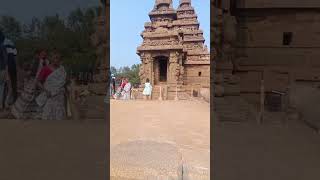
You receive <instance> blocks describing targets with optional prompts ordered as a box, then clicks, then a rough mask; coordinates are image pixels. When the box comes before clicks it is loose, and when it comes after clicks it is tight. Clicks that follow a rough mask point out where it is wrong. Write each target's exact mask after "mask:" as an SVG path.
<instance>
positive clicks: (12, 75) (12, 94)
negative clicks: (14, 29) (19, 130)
mask: <svg viewBox="0 0 320 180" xmlns="http://www.w3.org/2000/svg"><path fill="white" fill-rule="evenodd" d="M3 46H4V47H5V49H6V52H7V56H8V59H7V60H8V61H7V63H8V64H7V66H8V75H9V76H8V77H9V81H8V94H7V98H6V105H8V106H10V105H12V104H13V103H14V102H15V101H16V99H17V95H18V90H17V62H16V57H17V49H16V47H15V45H14V43H13V42H12V41H11V40H10V39H8V38H5V39H4V41H3Z"/></svg>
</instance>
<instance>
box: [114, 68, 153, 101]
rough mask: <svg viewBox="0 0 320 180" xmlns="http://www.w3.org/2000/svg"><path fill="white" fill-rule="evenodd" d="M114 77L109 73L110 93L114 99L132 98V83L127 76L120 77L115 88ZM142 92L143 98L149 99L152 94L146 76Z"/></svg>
mask: <svg viewBox="0 0 320 180" xmlns="http://www.w3.org/2000/svg"><path fill="white" fill-rule="evenodd" d="M116 84H117V83H116V78H115V76H114V75H113V74H111V81H110V94H111V96H112V97H113V98H114V99H122V100H130V99H132V96H131V95H132V91H133V88H132V85H131V83H130V82H129V78H123V77H121V78H120V83H119V86H118V88H116ZM142 94H143V95H144V97H145V99H147V100H149V99H151V95H152V85H151V83H150V80H149V79H148V78H147V79H146V83H145V84H144V89H143V92H142Z"/></svg>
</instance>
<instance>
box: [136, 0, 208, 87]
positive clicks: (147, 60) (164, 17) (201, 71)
mask: <svg viewBox="0 0 320 180" xmlns="http://www.w3.org/2000/svg"><path fill="white" fill-rule="evenodd" d="M149 17H150V20H151V22H147V23H145V30H144V31H143V32H142V33H141V36H142V38H143V43H142V45H141V46H139V47H138V49H137V53H138V55H139V56H140V58H141V61H142V65H141V67H140V73H139V75H140V79H141V83H142V84H143V83H145V81H146V79H147V78H148V79H149V80H150V81H151V83H152V84H154V85H159V84H165V85H169V86H170V85H171V86H175V85H177V84H178V85H192V84H197V85H199V84H200V85H201V86H206V87H209V84H210V54H209V51H208V49H207V47H206V46H205V45H204V42H205V39H204V37H203V31H202V30H200V29H199V26H200V24H199V22H198V20H197V15H196V13H195V10H194V8H193V7H192V6H191V0H180V4H179V7H178V8H177V9H174V8H173V6H172V0H156V2H155V6H154V8H153V10H152V11H151V12H150V13H149Z"/></svg>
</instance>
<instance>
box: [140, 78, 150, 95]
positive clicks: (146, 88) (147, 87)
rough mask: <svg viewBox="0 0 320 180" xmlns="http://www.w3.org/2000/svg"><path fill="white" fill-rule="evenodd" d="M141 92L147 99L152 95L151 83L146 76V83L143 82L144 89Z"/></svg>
mask: <svg viewBox="0 0 320 180" xmlns="http://www.w3.org/2000/svg"><path fill="white" fill-rule="evenodd" d="M142 94H143V95H144V96H145V99H147V100H149V99H151V95H152V85H151V83H150V80H149V79H148V78H147V80H146V83H145V84H144V89H143V92H142Z"/></svg>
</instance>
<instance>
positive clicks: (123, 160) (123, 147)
mask: <svg viewBox="0 0 320 180" xmlns="http://www.w3.org/2000/svg"><path fill="white" fill-rule="evenodd" d="M110 158H111V160H110V164H112V166H111V170H110V173H111V180H128V179H130V180H147V179H169V180H182V155H181V153H180V152H179V151H178V148H177V147H176V146H174V145H172V144H168V143H158V142H153V141H142V140H141V141H131V142H128V143H124V144H119V145H117V146H115V147H113V148H111V154H110Z"/></svg>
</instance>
